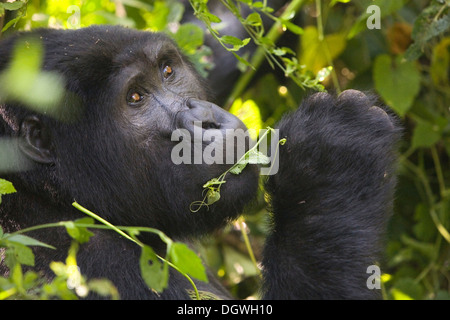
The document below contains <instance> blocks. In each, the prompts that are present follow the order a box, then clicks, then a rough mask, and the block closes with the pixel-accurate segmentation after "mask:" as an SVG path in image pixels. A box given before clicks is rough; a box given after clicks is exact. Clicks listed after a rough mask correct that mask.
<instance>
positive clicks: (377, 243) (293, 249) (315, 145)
mask: <svg viewBox="0 0 450 320" xmlns="http://www.w3.org/2000/svg"><path fill="white" fill-rule="evenodd" d="M373 106H374V104H373V101H371V99H370V98H368V97H366V96H365V95H364V94H362V93H361V92H358V91H354V90H349V91H345V92H344V93H342V94H341V95H340V96H339V98H335V97H333V96H331V95H328V94H325V93H319V94H315V95H313V96H312V97H310V98H309V99H307V100H305V101H304V102H303V103H302V105H301V106H300V108H299V109H298V110H297V111H296V112H295V113H294V114H292V115H290V116H287V117H285V118H284V119H283V120H282V121H281V122H280V124H279V129H280V137H281V138H283V137H286V138H287V142H286V144H285V145H284V146H282V147H280V168H279V172H278V173H277V174H276V175H274V176H271V177H270V179H269V181H268V183H267V191H268V192H269V194H270V195H271V206H272V211H273V217H272V219H273V221H272V223H273V226H272V227H273V229H272V230H273V231H272V233H271V235H270V236H269V238H268V240H267V243H266V248H265V254H264V260H263V265H264V268H263V274H264V287H263V290H264V297H265V298H268V299H298V298H300V299H301V298H308V299H323V298H325V299H341V298H342V299H346V298H347V299H352V298H355V299H367V298H376V297H378V296H379V291H380V290H369V289H368V288H367V285H366V282H367V279H368V277H369V276H370V275H371V274H370V273H369V274H368V273H366V272H367V267H368V266H370V265H373V264H376V263H377V262H379V258H380V257H379V249H380V248H381V240H382V239H381V238H382V235H383V232H384V230H385V225H386V222H387V220H388V218H389V215H390V212H391V207H392V198H393V196H392V195H393V189H394V186H395V177H394V172H393V171H394V169H395V168H394V162H395V144H396V141H397V140H398V136H399V130H398V129H397V128H396V127H395V125H394V121H393V120H392V119H390V117H389V116H388V115H387V114H386V113H385V112H384V111H383V110H382V109H380V108H378V107H373Z"/></svg>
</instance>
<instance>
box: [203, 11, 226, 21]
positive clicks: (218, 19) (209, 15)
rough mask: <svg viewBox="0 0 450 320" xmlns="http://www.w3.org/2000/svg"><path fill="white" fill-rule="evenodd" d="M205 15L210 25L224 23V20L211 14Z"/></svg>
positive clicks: (206, 13)
mask: <svg viewBox="0 0 450 320" xmlns="http://www.w3.org/2000/svg"><path fill="white" fill-rule="evenodd" d="M203 15H204V16H205V17H206V18H208V20H209V22H210V23H220V22H222V20H221V19H220V18H219V17H218V16H216V15H214V14H212V13H210V12H204V13H203Z"/></svg>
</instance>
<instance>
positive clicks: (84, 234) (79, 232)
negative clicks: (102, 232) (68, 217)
mask: <svg viewBox="0 0 450 320" xmlns="http://www.w3.org/2000/svg"><path fill="white" fill-rule="evenodd" d="M75 223H82V224H94V219H92V218H89V217H86V218H81V219H78V220H76V221H74V222H72V221H68V222H66V223H65V224H64V226H65V227H66V230H67V233H68V234H69V235H70V236H71V237H72V238H73V239H75V240H77V241H78V242H79V243H86V242H88V241H89V239H90V238H91V237H92V236H93V235H94V234H93V233H92V232H90V231H89V230H88V229H87V228H85V227H78V226H76V225H75Z"/></svg>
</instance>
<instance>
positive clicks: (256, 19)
mask: <svg viewBox="0 0 450 320" xmlns="http://www.w3.org/2000/svg"><path fill="white" fill-rule="evenodd" d="M245 23H246V24H248V25H250V26H252V27H259V26H262V19H261V16H260V15H259V13H257V12H253V13H250V14H249V15H248V16H247V18H246V19H245Z"/></svg>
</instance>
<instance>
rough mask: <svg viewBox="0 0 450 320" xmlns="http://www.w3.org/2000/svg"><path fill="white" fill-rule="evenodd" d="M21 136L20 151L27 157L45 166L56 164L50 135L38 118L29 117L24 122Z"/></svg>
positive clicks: (21, 127)
mask: <svg viewBox="0 0 450 320" xmlns="http://www.w3.org/2000/svg"><path fill="white" fill-rule="evenodd" d="M20 136H21V138H22V140H21V142H20V144H19V145H20V149H21V150H22V152H23V153H25V155H26V156H27V157H29V158H30V159H32V160H34V161H36V162H38V163H43V164H50V163H53V162H54V158H53V154H52V151H51V139H50V134H49V132H48V129H47V128H46V127H45V126H44V124H43V123H42V122H41V120H40V119H39V118H38V117H37V116H28V117H26V118H25V119H24V120H23V122H22V124H21V126H20Z"/></svg>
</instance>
